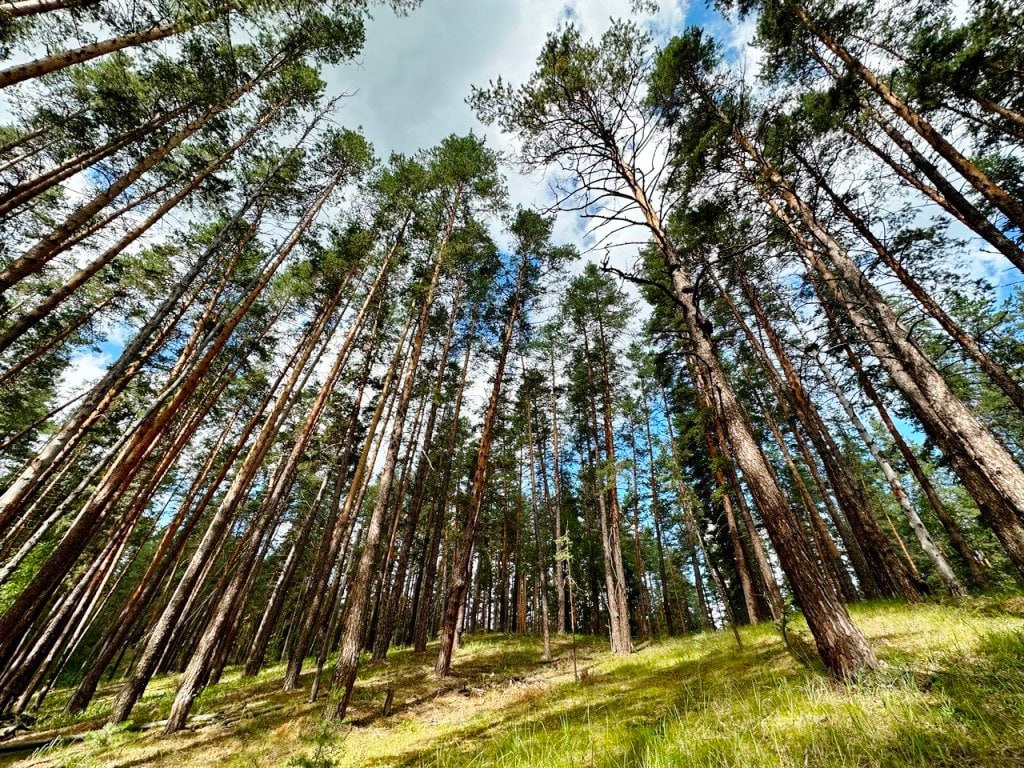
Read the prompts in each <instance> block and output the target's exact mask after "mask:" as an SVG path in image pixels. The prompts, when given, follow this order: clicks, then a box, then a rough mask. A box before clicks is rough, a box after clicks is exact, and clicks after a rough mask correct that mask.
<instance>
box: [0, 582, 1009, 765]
mask: <svg viewBox="0 0 1024 768" xmlns="http://www.w3.org/2000/svg"><path fill="white" fill-rule="evenodd" d="M852 611H853V613H854V617H855V620H856V621H857V623H858V624H859V625H860V626H861V628H862V629H863V630H864V632H865V633H866V634H867V636H868V638H869V640H870V641H871V643H872V645H873V647H874V648H875V649H876V651H877V652H878V654H879V656H880V657H881V658H882V659H883V660H884V661H885V662H886V666H885V669H884V670H883V671H881V672H880V673H878V674H876V675H873V676H871V677H870V678H869V679H865V680H862V681H860V682H859V683H857V684H855V685H846V686H840V685H836V684H834V683H831V682H829V681H828V680H827V679H826V678H825V677H823V676H822V675H821V674H820V672H819V671H817V670H815V669H810V668H808V667H806V666H804V665H803V664H801V663H799V662H798V661H797V660H795V659H794V657H793V656H792V655H791V654H790V652H788V651H787V650H786V648H785V646H784V644H783V643H782V640H781V638H780V636H779V633H778V631H777V629H776V628H775V627H772V626H765V625H762V626H758V627H748V628H745V629H743V631H742V637H743V646H744V647H743V650H742V651H739V650H737V648H736V644H735V641H734V639H733V637H732V635H731V633H728V632H724V633H723V632H719V633H714V634H702V635H696V636H690V637H685V638H678V639H672V640H663V641H658V642H654V643H651V644H649V645H647V646H645V647H643V648H642V649H641V650H640V651H639V652H637V653H635V654H633V655H632V656H629V657H613V656H612V655H610V654H608V653H607V652H606V651H605V648H606V643H605V642H604V641H603V640H600V639H596V638H584V639H582V640H580V641H579V643H578V646H579V661H580V669H581V672H582V675H583V677H582V679H581V680H580V682H576V681H575V680H574V678H573V672H572V663H571V660H570V658H569V640H568V639H567V638H565V639H562V638H558V639H556V640H555V641H554V649H553V650H554V654H555V661H554V662H552V663H550V664H542V663H541V662H540V651H541V648H540V641H539V639H538V638H532V637H525V638H524V637H516V636H503V635H476V636H471V637H468V638H466V640H465V642H464V644H463V646H462V648H460V650H459V652H458V654H457V656H456V664H455V672H456V675H457V677H455V678H453V679H450V680H446V681H437V680H436V679H435V678H434V677H433V673H432V662H433V658H434V657H433V654H432V653H428V654H426V655H425V656H423V655H420V656H417V655H416V654H413V653H411V652H409V651H407V650H398V651H396V652H393V653H392V655H391V657H390V659H389V661H388V662H387V663H381V664H370V663H367V664H364V665H363V667H362V669H361V671H360V676H359V681H358V683H357V686H356V695H355V699H354V703H353V706H352V709H351V713H350V719H349V720H347V721H346V722H345V723H342V724H336V723H333V722H330V721H325V720H324V719H322V718H321V717H320V712H321V706H322V705H309V704H306V703H305V691H298V692H293V693H288V694H285V693H282V692H281V691H280V689H279V688H280V686H279V681H280V678H281V674H282V669H281V668H280V667H273V668H270V669H267V670H265V671H264V672H263V673H262V674H261V675H260V676H259V677H258V678H256V679H255V680H248V681H243V680H241V679H240V677H239V675H238V672H237V671H236V670H231V671H229V672H228V673H227V674H225V676H224V679H223V681H222V682H221V683H220V684H219V685H217V686H213V687H211V688H210V689H208V690H207V691H206V692H204V694H203V695H202V696H201V697H200V699H199V700H198V701H197V706H196V708H195V710H194V711H195V714H196V715H198V716H199V717H198V718H195V721H194V725H193V727H192V728H191V729H190V730H189V731H187V732H184V733H182V734H178V735H175V736H172V737H166V736H163V735H162V734H161V732H160V729H159V728H146V727H144V726H143V727H140V726H135V727H121V728H110V727H106V728H104V727H101V726H102V720H103V715H104V714H105V712H106V711H107V709H108V708H109V700H110V696H111V695H112V693H113V691H114V689H113V688H110V689H104V691H103V692H102V693H103V695H102V696H100V697H99V700H98V701H97V702H96V703H95V704H94V706H93V707H91V708H90V710H89V711H88V712H86V713H85V714H84V715H83V716H82V717H80V718H76V719H70V718H67V717H66V716H63V715H61V714H59V712H60V706H61V704H62V703H63V701H64V700H65V699H66V696H67V692H65V691H58V692H55V694H54V695H53V697H52V699H51V701H49V702H48V703H47V705H46V709H45V710H44V712H42V713H41V717H40V723H39V728H42V729H53V732H54V733H55V734H60V733H63V734H65V735H66V734H69V733H81V732H82V731H85V737H84V738H82V739H81V740H79V741H75V742H74V743H66V744H62V745H61V744H58V745H56V746H52V747H49V748H47V749H44V750H40V751H37V752H36V753H33V754H29V753H23V754H21V755H18V756H17V760H20V762H17V761H16V762H15V763H13V764H18V765H26V766H69V767H70V766H81V767H83V768H85V767H86V766H121V767H122V768H126V767H127V766H149V765H154V766H174V768H187V767H188V766H206V765H218V766H225V767H226V768H227V767H232V766H233V767H234V768H242V767H243V766H305V767H307V768H308V767H313V766H315V767H316V768H332V767H335V766H337V767H339V768H340V767H342V766H346V767H347V766H431V767H436V768H455V767H456V766H459V767H462V766H474V768H489V767H491V766H494V767H497V766H501V767H502V768H511V767H512V766H544V767H552V768H553V767H555V766H566V767H568V766H579V767H582V766H601V767H605V766H607V767H609V768H610V767H612V766H616V767H617V766H622V767H623V768H625V767H627V766H645V767H648V768H655V767H657V766H681V765H682V766H688V767H689V766H693V767H694V768H697V767H701V766H750V767H751V768H753V767H754V766H757V768H763V767H767V766H927V767H928V768H943V767H944V766H949V767H950V768H952V767H953V766H957V767H959V766H1007V767H1009V766H1020V765H1022V764H1024V598H1022V597H1020V596H1004V597H999V598H995V597H993V598H972V599H969V600H964V601H960V602H956V603H943V604H927V605H918V606H912V607H908V606H905V605H897V604H890V603H873V604H867V605H860V606H855V607H854V608H853V609H852ZM791 631H792V632H794V633H796V634H797V635H798V640H799V642H800V643H809V640H810V636H809V634H808V633H807V629H806V626H805V625H803V623H802V622H799V621H798V622H795V623H794V624H793V625H792V629H791ZM303 682H304V685H305V688H306V690H308V685H309V678H308V676H307V677H306V678H304V680H303ZM173 686H174V679H173V677H167V678H160V679H158V680H155V681H154V682H153V684H151V686H150V688H149V689H148V690H147V693H146V696H145V698H144V700H143V702H142V703H141V705H140V707H139V708H138V710H137V712H136V715H137V716H138V718H139V719H138V720H137V723H140V724H142V723H146V722H148V721H149V720H158V719H159V718H160V717H162V716H164V715H165V714H166V712H167V709H168V707H169V705H170V698H171V696H172V695H173V689H174V688H173ZM389 687H391V688H394V690H395V712H394V714H393V715H391V716H390V717H386V718H385V717H383V716H382V715H381V713H380V708H381V705H382V704H383V701H384V697H385V693H386V691H387V689H388V688H389ZM2 757H3V756H0V758H2ZM8 760H10V758H8ZM0 764H2V760H0ZM8 764H12V763H8Z"/></svg>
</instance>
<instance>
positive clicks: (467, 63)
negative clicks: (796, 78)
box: [326, 0, 724, 240]
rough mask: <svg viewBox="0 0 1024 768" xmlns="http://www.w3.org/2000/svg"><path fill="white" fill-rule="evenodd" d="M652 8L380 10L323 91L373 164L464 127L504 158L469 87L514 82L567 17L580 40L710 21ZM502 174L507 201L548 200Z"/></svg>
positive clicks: (511, 1) (499, 3)
mask: <svg viewBox="0 0 1024 768" xmlns="http://www.w3.org/2000/svg"><path fill="white" fill-rule="evenodd" d="M658 5H659V11H658V13H657V14H656V15H653V16H652V15H642V16H637V15H636V14H634V13H633V12H632V10H631V7H630V6H631V3H630V0H568V2H565V3H560V2H557V1H556V2H552V1H551V0H423V4H422V6H420V7H419V8H418V9H416V10H415V11H413V12H412V13H410V14H409V15H408V16H404V17H398V16H395V15H394V14H393V13H391V12H390V11H389V10H387V9H384V8H381V9H379V10H378V11H377V12H376V18H375V19H374V20H373V21H372V22H370V24H369V26H368V28H367V36H366V46H365V48H364V50H363V53H362V55H361V56H360V58H359V60H358V62H357V63H356V64H355V65H348V66H345V67H339V68H337V69H334V70H332V71H330V72H328V73H327V75H326V77H327V80H328V83H329V90H330V91H331V92H332V93H349V94H352V95H351V97H350V98H348V99H345V100H344V101H343V102H342V104H341V106H340V109H339V115H338V120H339V122H342V123H344V124H345V125H348V126H357V125H358V126H362V128H363V130H364V132H365V133H366V136H367V137H368V138H369V140H370V141H371V142H373V144H374V146H375V148H376V150H377V154H378V155H379V156H380V157H387V155H388V153H390V152H392V151H398V152H405V153H412V152H415V151H416V150H418V149H422V148H427V147H431V146H433V145H435V144H437V143H438V142H439V141H440V140H441V139H443V138H444V137H445V136H447V135H449V134H451V133H466V132H468V131H470V130H473V131H475V132H477V133H478V134H483V135H485V136H487V138H488V143H489V144H490V145H491V146H492V147H495V148H497V149H501V150H505V151H508V150H509V149H510V145H509V141H508V139H507V138H506V137H503V136H502V135H501V134H500V133H499V132H498V131H497V129H495V128H488V127H486V126H483V125H481V124H480V123H479V122H477V120H476V118H475V117H474V115H473V112H472V111H471V110H470V108H469V107H468V106H467V105H466V103H465V99H466V96H468V95H469V92H470V88H471V86H473V85H486V84H487V82H488V81H490V80H492V79H495V78H497V77H498V76H499V75H500V76H501V77H502V78H504V79H505V80H507V81H509V82H512V83H521V82H523V81H524V80H525V79H527V78H528V77H529V75H530V73H531V72H532V71H533V68H534V64H535V61H536V57H537V55H538V54H539V53H540V49H541V46H542V44H543V42H544V38H545V37H546V35H547V33H548V32H549V31H551V30H553V29H555V28H556V27H557V26H558V24H559V23H560V22H565V21H567V20H572V21H574V22H575V23H577V24H578V25H579V26H580V27H581V29H582V31H583V33H584V34H585V35H587V36H597V35H600V34H601V33H602V32H603V31H604V30H605V29H607V28H608V26H609V23H610V19H612V18H634V19H637V20H638V21H640V22H641V23H643V24H644V25H645V26H649V27H650V28H651V29H652V30H653V31H654V32H655V34H661V35H665V34H668V33H670V32H672V31H677V30H679V29H680V28H682V26H683V25H684V24H687V23H708V24H713V23H715V18H716V17H715V15H714V14H712V13H711V12H709V11H707V9H706V8H705V6H704V4H703V2H702V0H693V5H692V7H691V5H690V4H689V3H688V2H687V0H660V2H659V4H658ZM719 23H720V21H719ZM723 26H724V25H723ZM506 173H507V175H508V177H509V179H508V180H509V192H510V197H511V201H512V203H513V204H522V205H526V206H534V205H538V206H539V205H544V204H546V203H548V202H550V200H549V198H548V189H547V186H546V185H545V184H544V182H543V179H542V178H540V177H536V178H527V177H523V176H519V175H517V174H515V173H514V172H512V171H507V172H506ZM579 235H580V226H579V223H578V222H576V221H574V220H573V219H572V218H571V217H568V216H565V217H562V218H561V220H560V222H559V225H558V227H557V229H556V237H557V238H559V239H561V240H572V239H578V238H579Z"/></svg>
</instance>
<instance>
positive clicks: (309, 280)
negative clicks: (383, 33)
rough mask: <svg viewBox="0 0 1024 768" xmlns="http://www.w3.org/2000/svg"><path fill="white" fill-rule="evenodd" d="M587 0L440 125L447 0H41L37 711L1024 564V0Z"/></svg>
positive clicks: (8, 410)
mask: <svg viewBox="0 0 1024 768" xmlns="http://www.w3.org/2000/svg"><path fill="white" fill-rule="evenodd" d="M427 4H429V2H428V3H427ZM573 7H574V6H566V8H565V9H563V10H562V12H561V13H560V21H559V23H558V25H557V26H556V27H555V28H553V29H552V30H551V31H550V32H548V30H542V32H544V33H546V34H547V37H546V40H545V41H544V42H543V43H542V45H541V47H540V50H539V51H534V50H530V51H520V52H519V57H520V59H522V60H523V61H527V62H533V63H532V67H531V68H529V69H527V70H526V71H525V74H523V75H522V76H521V77H518V78H516V79H511V80H510V79H502V78H501V77H500V76H501V75H502V74H503V73H502V72H500V71H495V72H493V77H494V79H493V80H492V81H490V82H485V81H480V82H476V83H474V84H473V87H472V88H468V87H467V91H466V93H464V94H462V93H460V94H459V97H460V98H462V97H463V96H465V97H466V105H467V109H468V110H471V111H472V113H473V114H474V115H475V117H476V118H477V119H478V120H479V123H478V124H477V126H476V127H475V128H474V129H473V130H467V131H461V130H460V131H457V132H454V133H450V134H449V133H448V132H447V131H445V132H444V133H441V134H439V135H438V137H437V141H436V143H434V145H433V146H429V147H424V148H422V149H418V150H415V151H406V152H404V153H400V152H393V151H391V149H393V148H392V147H375V146H374V143H373V141H371V138H372V137H367V135H365V134H364V132H363V131H362V130H361V129H360V128H359V127H358V125H356V124H352V123H350V122H349V120H348V119H347V113H346V109H347V107H346V102H348V101H350V100H353V101H357V100H358V99H360V98H362V97H363V94H362V93H361V92H359V91H357V90H355V89H354V90H353V91H352V92H349V91H347V90H346V87H345V85H344V78H345V72H346V71H348V70H347V68H353V69H354V68H355V67H356V66H357V64H358V62H360V61H363V60H362V59H361V56H362V53H361V52H362V50H363V46H364V43H365V42H366V34H367V29H368V28H369V29H373V26H372V25H373V24H376V23H377V21H371V14H373V15H377V16H378V17H381V18H387V19H389V20H391V19H393V18H394V15H395V14H397V15H398V18H399V19H400V22H401V23H403V24H405V23H415V19H416V14H417V13H418V12H419V8H418V3H416V2H412V1H411V0H393V2H391V3H389V4H370V3H368V2H362V1H361V0H332V2H329V3H320V4H311V3H303V2H293V1H292V0H229V1H228V2H219V0H188V1H183V2H162V1H161V2H142V1H140V2H124V3H122V2H103V1H101V0H5V2H3V3H2V4H0V45H2V52H3V54H4V56H5V60H4V63H3V65H2V68H0V102H2V124H0V313H2V314H0V489H2V495H0V713H2V717H3V718H4V722H12V723H24V722H28V720H27V719H26V718H27V717H28V716H30V713H32V712H34V711H37V710H39V708H40V707H41V706H42V705H43V702H44V701H45V700H46V698H47V696H49V695H50V694H51V692H52V691H54V690H56V689H62V690H63V689H69V690H70V694H69V696H68V697H67V701H66V703H65V704H63V705H62V706H63V707H64V708H65V709H66V710H67V712H69V713H71V714H78V713H81V712H84V711H86V710H87V709H88V708H89V707H90V706H96V702H95V697H96V695H97V690H98V689H99V688H100V686H101V684H107V681H113V682H114V683H116V686H117V692H116V694H115V695H114V696H112V697H111V699H110V700H109V701H105V702H104V704H103V707H105V709H104V717H105V718H106V719H109V720H110V721H111V722H113V723H120V722H124V721H127V720H128V719H130V718H131V716H132V712H133V709H134V708H135V707H136V705H137V704H138V702H139V700H140V698H141V697H142V696H143V694H144V692H145V690H146V687H147V684H149V683H150V681H151V680H152V679H153V678H154V676H157V675H162V674H164V673H167V672H177V673H180V676H179V677H178V678H177V683H176V686H177V687H176V692H175V694H174V697H173V704H172V705H171V708H170V711H169V716H168V717H167V720H166V723H165V726H164V728H165V730H166V731H167V732H174V731H177V730H179V729H181V728H183V727H185V725H186V723H187V722H188V718H189V714H190V711H191V709H192V706H193V703H194V702H195V700H196V698H197V697H198V696H199V695H200V694H201V693H202V691H203V690H204V689H205V688H206V687H207V686H210V685H213V684H216V683H217V682H218V680H219V679H220V678H221V676H222V674H223V673H224V671H225V669H227V668H229V667H234V666H241V667H242V668H243V670H244V672H243V674H244V676H247V677H254V676H256V675H258V674H259V673H260V672H261V670H262V669H263V668H264V667H265V666H266V665H269V664H277V663H278V662H281V663H283V665H284V666H283V679H281V680H280V681H279V682H280V685H281V686H282V687H283V688H284V689H285V690H295V689H297V688H303V690H304V693H305V695H308V697H309V700H311V701H317V700H318V699H324V700H325V701H326V708H325V710H324V711H325V713H326V715H327V716H328V717H329V718H336V719H342V718H344V717H345V715H346V712H347V710H348V707H349V703H350V698H351V696H352V692H353V686H354V685H355V681H356V676H357V671H358V668H359V665H360V660H361V659H363V660H365V659H366V658H368V657H369V658H371V659H373V660H375V661H380V660H383V659H385V658H386V657H387V656H388V654H389V652H390V651H391V649H392V647H393V646H402V647H405V646H409V647H411V648H413V649H414V650H415V651H417V652H424V651H426V650H427V648H428V643H433V642H434V641H435V639H436V640H437V641H438V644H437V646H434V645H431V649H430V650H431V653H432V654H433V653H434V650H435V648H436V656H433V657H432V658H436V663H435V671H436V674H437V675H438V676H440V677H444V676H447V675H449V674H450V673H451V672H452V665H453V654H454V653H455V651H456V649H457V648H458V646H459V643H460V637H461V635H462V633H463V632H480V631H496V632H504V633H522V634H535V635H537V636H538V638H539V640H538V641H539V642H540V643H542V644H543V649H544V657H545V658H548V657H550V655H551V650H550V648H551V643H552V642H553V641H558V640H559V639H560V638H559V636H561V635H566V634H568V635H572V636H575V635H577V634H586V635H593V636H599V637H604V638H607V642H608V644H609V647H610V649H611V651H612V652H614V653H616V654H623V655H626V654H630V653H631V652H632V651H633V650H634V648H635V647H636V646H637V645H638V644H639V643H640V642H641V641H646V640H648V639H650V638H652V637H656V636H664V635H668V636H675V635H685V634H688V633H694V632H699V631H702V630H712V629H717V628H728V629H730V630H732V631H736V630H737V628H738V627H739V626H740V625H744V624H757V623H771V622H774V623H775V624H776V625H777V626H778V627H779V628H781V629H782V631H783V634H784V635H786V628H787V626H788V625H789V623H790V622H791V621H793V620H794V618H795V616H796V615H797V614H799V615H800V616H802V619H803V620H804V621H805V622H806V626H807V629H808V632H809V638H810V642H812V643H813V649H810V648H807V649H804V652H805V655H808V656H809V658H812V661H811V662H809V663H811V664H812V665H819V666H820V671H821V673H822V674H823V675H827V676H831V677H832V678H834V679H836V680H839V681H846V680H852V679H860V678H862V677H863V676H864V675H866V674H869V673H871V672H872V671H873V670H875V669H877V668H878V667H879V665H880V663H879V660H878V657H877V654H876V652H875V650H874V648H873V647H872V645H871V644H870V643H869V642H868V641H867V640H866V639H865V635H864V634H863V633H862V631H861V629H860V628H859V627H858V625H857V623H856V622H855V621H854V620H853V619H852V618H851V616H850V613H849V611H848V609H847V606H848V605H850V604H853V603H857V602H859V601H863V600H875V599H890V600H895V601H905V602H907V603H919V602H923V601H931V600H937V599H939V600H958V599H961V598H964V597H965V596H967V595H968V594H969V593H975V594H981V593H988V592H995V591H1000V590H1007V589H1013V588H1015V586H1019V584H1020V582H1021V580H1022V579H1024V187H1022V183H1021V179H1022V171H1024V167H1022V163H1024V155H1022V147H1024V39H1022V36H1024V8H1022V7H1021V6H1020V4H1019V3H1015V2H1012V0H981V1H980V2H976V3H974V4H972V5H971V7H970V8H959V7H953V6H951V5H950V4H949V3H946V2H940V1H938V0H906V1H902V2H870V3H866V2H839V1H838V0H813V1H811V0H807V2H802V1H801V0H764V1H763V2H755V1H753V0H722V2H721V3H719V4H717V5H715V6H714V7H705V8H701V9H699V10H694V9H691V11H690V16H689V17H688V18H689V20H690V21H694V22H698V23H697V24H695V25H692V26H687V25H686V24H685V23H683V19H682V12H681V10H679V9H677V8H675V6H672V8H667V7H662V6H661V5H659V4H656V3H650V2H636V3H634V4H633V8H632V14H631V18H632V19H633V21H628V20H609V21H607V22H605V23H604V24H603V27H602V28H601V30H599V31H596V32H595V31H594V30H593V29H588V28H587V26H586V24H587V23H588V22H587V21H586V20H585V19H581V18H580V15H579V14H578V13H576V12H574V11H573ZM673 9H674V10H673ZM669 22H672V23H671V24H670V23H669ZM388 23H391V22H390V21H389V22H388ZM368 25H370V26H369V27H368ZM427 28H428V29H429V28H430V27H429V26H428V27H427ZM752 33H753V35H754V37H753V38H752V47H745V45H743V44H742V42H743V41H744V40H745V39H747V38H749V37H750V35H751V34H752ZM737 41H740V42H739V43H738V42H737ZM390 55H391V56H392V57H395V58H398V59H401V57H402V55H403V52H402V49H401V47H400V46H395V48H394V49H393V50H391V51H390ZM374 60H376V59H375V58H374V57H373V56H368V57H367V59H366V60H365V61H364V63H363V66H364V67H369V66H371V65H372V62H373V61H374ZM402 66H403V67H416V66H417V63H416V61H414V60H409V61H403V63H402ZM361 77H363V78H364V82H366V81H365V76H361ZM355 79H356V80H358V79H359V77H356V78H355ZM339 82H340V83H341V86H340V87H338V83H339ZM363 87H365V86H363ZM370 97H371V98H387V95H384V96H381V95H373V94H371V95H370ZM510 190H511V191H510ZM87 361H92V368H93V370H92V371H91V372H90V371H88V370H87V368H88V367H89V366H87V365H86V362H87ZM786 637H787V643H788V642H789V640H788V635H786ZM735 638H736V640H737V642H739V643H741V640H740V635H739V633H738V632H736V634H735ZM455 658H456V663H457V657H455ZM310 669H314V670H315V674H314V675H312V676H310V675H306V676H303V672H304V671H307V672H308V671H309V670H310Z"/></svg>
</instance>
